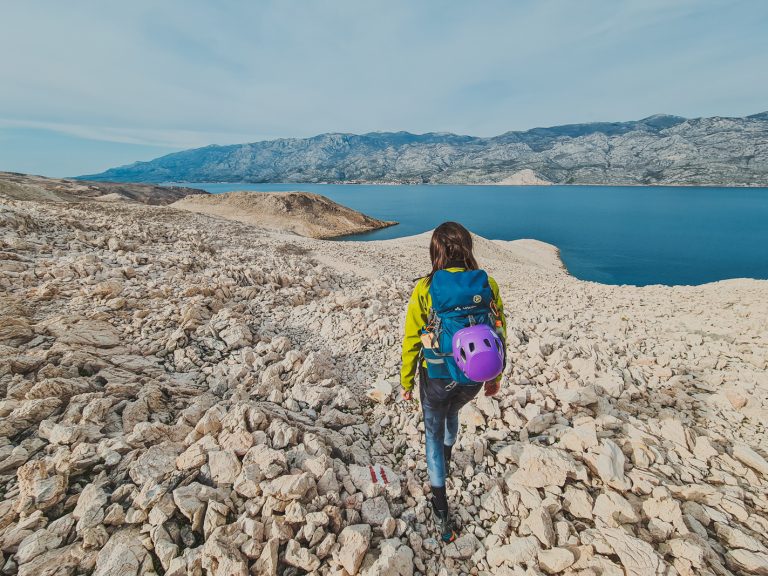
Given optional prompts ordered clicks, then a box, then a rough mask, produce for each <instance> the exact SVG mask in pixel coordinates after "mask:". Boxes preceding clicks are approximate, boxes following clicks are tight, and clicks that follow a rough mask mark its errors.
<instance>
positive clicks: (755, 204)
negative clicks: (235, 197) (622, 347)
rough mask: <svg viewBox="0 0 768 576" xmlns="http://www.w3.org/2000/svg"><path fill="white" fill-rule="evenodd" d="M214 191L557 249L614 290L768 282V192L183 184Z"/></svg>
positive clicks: (381, 235)
mask: <svg viewBox="0 0 768 576" xmlns="http://www.w3.org/2000/svg"><path fill="white" fill-rule="evenodd" d="M176 185H182V186H190V187H194V188H202V189H204V190H207V191H208V192H212V193H221V192H229V191H233V190H250V191H253V192H254V193H258V192H266V191H273V192H274V191H291V190H303V191H306V192H315V193H318V194H322V195H324V196H327V197H328V198H330V199H331V200H334V201H335V202H338V203H340V204H343V205H345V206H348V207H350V208H354V209H355V210H359V211H360V212H363V213H365V214H368V215H369V216H373V217H375V218H378V219H381V220H395V221H397V222H399V224H398V225H397V226H392V227H390V228H385V229H383V230H377V231H374V232H370V233H366V234H359V235H355V236H348V237H344V238H342V239H340V240H341V241H344V240H357V241H370V240H384V239H388V238H398V237H402V236H410V235H413V234H419V233H422V232H424V231H427V230H431V229H433V228H435V227H436V226H437V225H438V224H440V223H441V222H445V221H447V220H453V221H457V222H460V223H462V224H463V225H464V226H466V227H467V228H468V229H469V230H471V231H472V232H475V233H477V234H479V235H480V236H483V237H485V238H490V239H499V240H515V239H518V238H535V239H537V240H543V241H544V242H549V243H550V244H554V245H555V246H557V248H559V250H560V257H561V259H562V261H563V263H564V264H565V266H566V267H567V269H568V271H569V272H570V273H571V274H572V275H573V276H575V277H577V278H580V279H582V280H591V281H595V282H601V283H605V284H633V285H637V286H645V285H650V284H665V285H698V284H703V283H707V282H713V281H717V280H724V279H728V278H761V279H768V188H715V187H666V186H647V187H646V186H460V185H434V184H428V185H372V184H246V183H226V184H222V183H183V184H181V183H176Z"/></svg>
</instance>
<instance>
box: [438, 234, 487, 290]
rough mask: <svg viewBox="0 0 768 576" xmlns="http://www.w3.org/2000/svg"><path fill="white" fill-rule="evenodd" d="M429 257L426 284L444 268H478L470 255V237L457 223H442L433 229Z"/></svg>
mask: <svg viewBox="0 0 768 576" xmlns="http://www.w3.org/2000/svg"><path fill="white" fill-rule="evenodd" d="M429 257H430V259H431V260H432V272H430V273H429V275H428V276H427V284H429V283H430V282H432V277H433V276H434V275H435V272H437V271H438V270H442V269H444V268H450V267H451V266H463V267H464V268H466V269H467V270H477V269H478V268H479V266H478V265H477V260H475V257H474V255H473V254H472V235H471V234H470V233H469V230H467V229H466V228H464V226H462V225H461V224H459V223H458V222H443V223H442V224H440V226H438V227H437V228H435V231H434V232H433V233H432V241H431V242H430V243H429Z"/></svg>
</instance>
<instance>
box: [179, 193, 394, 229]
mask: <svg viewBox="0 0 768 576" xmlns="http://www.w3.org/2000/svg"><path fill="white" fill-rule="evenodd" d="M173 207H174V208H179V209H181V210H189V211H190V212H198V213H201V214H209V215H211V216H218V217H221V218H226V219H227V220H236V221H238V222H244V223H246V224H253V225H255V226H260V227H262V228H267V229H270V230H277V231H281V232H293V233H295V234H298V235H300V236H308V237H310V238H326V239H327V238H335V237H338V236H346V235H349V234H361V233H363V232H371V231H373V230H379V229H381V228H387V227H389V226H394V225H395V224H397V222H384V221H382V220H377V219H376V218H371V217H370V216H366V215H365V214H362V213H360V212H358V211H357V210H352V209H351V208H347V207H346V206H342V205H341V204H337V203H336V202H334V201H333V200H330V199H328V198H326V197H325V196H322V195H320V194H313V193H311V192H299V191H296V192H259V193H254V192H225V193H223V194H207V195H205V196H202V195H190V196H187V197H185V198H182V199H181V200H178V201H177V202H174V203H173Z"/></svg>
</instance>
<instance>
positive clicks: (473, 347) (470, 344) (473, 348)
mask: <svg viewBox="0 0 768 576" xmlns="http://www.w3.org/2000/svg"><path fill="white" fill-rule="evenodd" d="M469 351H470V352H474V351H475V343H474V342H470V343H469Z"/></svg>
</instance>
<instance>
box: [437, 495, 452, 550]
mask: <svg viewBox="0 0 768 576" xmlns="http://www.w3.org/2000/svg"><path fill="white" fill-rule="evenodd" d="M432 512H434V514H435V524H437V529H438V531H439V532H440V539H441V540H442V541H443V542H446V543H448V542H453V541H454V540H456V531H455V530H454V529H453V522H451V515H450V514H449V512H448V510H447V509H446V510H440V509H439V508H438V507H437V506H435V499H434V498H432Z"/></svg>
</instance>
